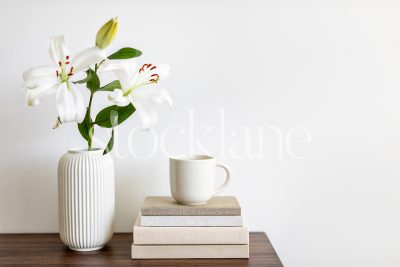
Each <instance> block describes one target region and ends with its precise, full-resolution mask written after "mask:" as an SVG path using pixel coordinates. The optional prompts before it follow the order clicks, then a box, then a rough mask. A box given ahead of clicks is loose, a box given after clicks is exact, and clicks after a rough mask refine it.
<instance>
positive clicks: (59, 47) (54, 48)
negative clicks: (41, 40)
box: [48, 35, 69, 66]
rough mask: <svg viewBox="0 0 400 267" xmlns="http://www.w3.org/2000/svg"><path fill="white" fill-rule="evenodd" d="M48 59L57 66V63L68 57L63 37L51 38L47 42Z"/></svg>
mask: <svg viewBox="0 0 400 267" xmlns="http://www.w3.org/2000/svg"><path fill="white" fill-rule="evenodd" d="M48 47H49V52H50V57H51V59H52V60H53V62H54V64H56V65H57V66H58V64H59V62H65V61H66V60H67V56H69V50H68V47H67V46H66V44H65V40H64V35H59V36H55V37H51V38H50V40H49V42H48Z"/></svg>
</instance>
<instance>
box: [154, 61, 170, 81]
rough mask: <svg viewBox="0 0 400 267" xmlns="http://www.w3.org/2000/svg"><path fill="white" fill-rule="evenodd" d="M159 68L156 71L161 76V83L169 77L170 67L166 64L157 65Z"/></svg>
mask: <svg viewBox="0 0 400 267" xmlns="http://www.w3.org/2000/svg"><path fill="white" fill-rule="evenodd" d="M155 66H157V68H156V69H155V70H154V71H155V72H156V73H157V74H158V75H160V81H161V80H165V79H167V78H168V76H169V70H170V66H169V65H167V64H164V63H158V64H155Z"/></svg>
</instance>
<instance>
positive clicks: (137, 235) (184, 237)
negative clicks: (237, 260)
mask: <svg viewBox="0 0 400 267" xmlns="http://www.w3.org/2000/svg"><path fill="white" fill-rule="evenodd" d="M140 217H141V216H140V213H139V215H138V216H137V218H136V221H135V225H134V226H133V242H134V244H135V245H173V244H177V245H184V244H206V245H213V244H244V245H246V244H249V230H248V228H247V227H246V226H240V227H144V226H141V224H140Z"/></svg>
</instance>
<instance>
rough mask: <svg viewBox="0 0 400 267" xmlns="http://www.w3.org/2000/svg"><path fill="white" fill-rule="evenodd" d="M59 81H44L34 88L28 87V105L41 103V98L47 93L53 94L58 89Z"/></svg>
mask: <svg viewBox="0 0 400 267" xmlns="http://www.w3.org/2000/svg"><path fill="white" fill-rule="evenodd" d="M58 85H59V82H58V80H57V79H55V80H54V81H53V82H48V83H43V84H41V85H39V86H37V87H35V88H34V89H28V90H27V91H26V102H27V104H28V106H36V105H38V104H39V103H40V98H42V97H43V96H45V95H52V94H54V93H55V92H56V91H57V90H56V88H57V86H58Z"/></svg>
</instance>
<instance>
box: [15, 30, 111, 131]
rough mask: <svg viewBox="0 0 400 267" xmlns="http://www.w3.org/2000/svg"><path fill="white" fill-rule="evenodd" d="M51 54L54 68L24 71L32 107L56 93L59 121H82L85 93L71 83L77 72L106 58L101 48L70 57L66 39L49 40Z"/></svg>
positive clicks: (27, 97)
mask: <svg viewBox="0 0 400 267" xmlns="http://www.w3.org/2000/svg"><path fill="white" fill-rule="evenodd" d="M49 52H50V57H51V59H52V61H53V62H54V65H53V66H42V67H35V68H31V69H29V70H27V71H25V72H24V74H23V78H24V88H25V89H26V100H27V103H28V105H29V106H35V105H37V104H39V102H40V99H41V98H42V97H43V96H45V95H52V94H56V106H57V111H58V115H59V119H60V122H62V123H64V122H72V121H75V122H78V123H80V122H82V121H83V119H84V117H85V113H86V105H85V102H84V99H83V96H82V93H81V92H80V91H78V89H77V88H76V87H75V85H74V84H73V83H72V82H71V81H70V79H71V77H72V76H73V75H75V74H76V73H78V72H80V71H83V70H86V69H87V68H88V67H89V66H91V65H93V64H95V63H97V62H99V61H101V60H103V59H104V58H106V56H105V53H104V51H103V50H101V49H100V48H98V47H91V48H88V49H85V50H83V51H82V52H80V53H78V54H77V55H76V56H75V58H73V59H72V58H71V56H70V53H69V50H68V47H67V46H66V45H65V41H64V36H63V35H60V36H56V37H52V38H50V41H49Z"/></svg>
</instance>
